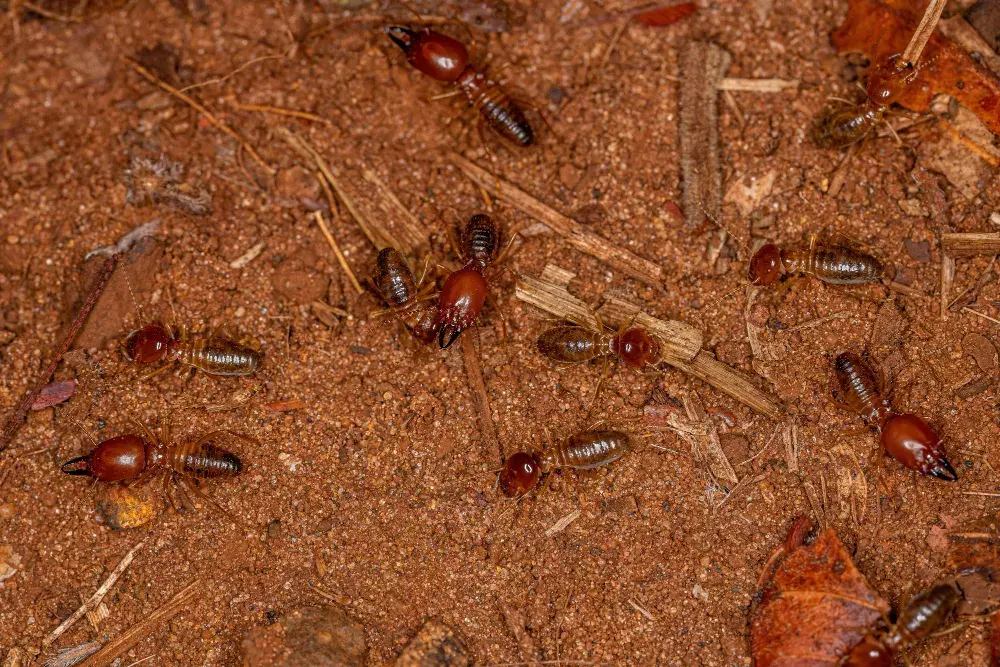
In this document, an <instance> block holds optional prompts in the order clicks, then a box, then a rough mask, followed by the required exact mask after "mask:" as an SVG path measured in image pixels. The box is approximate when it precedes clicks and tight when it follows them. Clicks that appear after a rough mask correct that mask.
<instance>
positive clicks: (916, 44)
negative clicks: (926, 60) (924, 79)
mask: <svg viewBox="0 0 1000 667" xmlns="http://www.w3.org/2000/svg"><path fill="white" fill-rule="evenodd" d="M947 2H948V0H931V1H930V3H929V4H928V5H927V9H926V10H924V17H923V18H922V19H920V25H918V26H917V29H916V31H914V33H913V37H911V38H910V43H909V44H907V45H906V50H904V51H903V55H902V59H903V62H904V63H912V64H916V63H917V61H918V60H920V54H921V53H922V52H923V50H924V46H926V45H927V40H929V39H930V38H931V35H932V34H933V33H934V28H935V27H937V22H938V19H940V18H941V12H943V11H944V6H945V4H946V3H947Z"/></svg>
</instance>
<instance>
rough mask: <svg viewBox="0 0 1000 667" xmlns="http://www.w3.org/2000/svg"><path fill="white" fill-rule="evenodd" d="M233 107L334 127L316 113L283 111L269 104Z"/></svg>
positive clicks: (237, 104)
mask: <svg viewBox="0 0 1000 667" xmlns="http://www.w3.org/2000/svg"><path fill="white" fill-rule="evenodd" d="M233 106H235V107H236V108H237V109H239V110H241V111H259V112H260V113H272V114H275V115H278V116H291V117H292V118H301V119H303V120H310V121H313V122H314V123H325V124H326V125H333V123H332V122H330V121H329V120H327V119H326V118H323V117H322V116H317V115H316V114H314V113H309V112H308V111H296V110H295V109H283V108H281V107H272V106H270V105H268V104H242V103H240V102H234V103H233Z"/></svg>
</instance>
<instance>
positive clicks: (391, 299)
mask: <svg viewBox="0 0 1000 667" xmlns="http://www.w3.org/2000/svg"><path fill="white" fill-rule="evenodd" d="M372 283H373V284H374V286H375V289H376V290H377V291H378V293H379V295H380V296H381V297H382V298H383V299H385V302H386V303H387V304H389V305H390V306H392V307H394V308H399V307H401V306H406V305H408V304H410V303H411V302H412V301H413V299H415V298H416V296H417V281H416V279H414V277H413V271H411V270H410V265H409V264H408V263H407V262H406V258H404V257H403V255H402V253H400V252H399V251H398V250H396V249H395V248H383V249H382V250H380V251H379V253H378V257H376V259H375V272H374V274H373V275H372Z"/></svg>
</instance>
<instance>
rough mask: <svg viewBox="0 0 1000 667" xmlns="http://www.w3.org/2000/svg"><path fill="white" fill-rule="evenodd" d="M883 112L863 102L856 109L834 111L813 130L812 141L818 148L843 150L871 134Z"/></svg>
mask: <svg viewBox="0 0 1000 667" xmlns="http://www.w3.org/2000/svg"><path fill="white" fill-rule="evenodd" d="M882 114H883V110H882V109H880V108H879V107H876V106H874V105H872V104H871V103H870V102H868V101H865V103H864V104H861V105H859V106H856V107H849V108H847V109H841V110H839V111H834V112H832V113H830V114H828V115H827V116H825V117H824V118H823V119H822V120H821V121H820V122H819V124H818V125H817V126H816V127H815V128H813V132H812V137H813V141H814V142H816V145H817V146H819V147H820V148H844V147H846V146H850V145H851V144H853V143H854V142H856V141H858V140H860V139H861V138H862V137H864V136H865V135H866V134H868V133H869V132H871V130H872V128H874V127H875V126H876V125H877V124H878V122H879V121H880V120H882Z"/></svg>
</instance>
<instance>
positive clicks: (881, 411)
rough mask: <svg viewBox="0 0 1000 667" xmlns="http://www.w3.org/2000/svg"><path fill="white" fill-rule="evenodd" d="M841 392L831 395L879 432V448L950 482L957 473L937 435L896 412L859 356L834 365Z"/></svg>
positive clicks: (878, 376)
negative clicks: (880, 443) (880, 444)
mask: <svg viewBox="0 0 1000 667" xmlns="http://www.w3.org/2000/svg"><path fill="white" fill-rule="evenodd" d="M834 372H835V374H836V377H837V382H838V384H839V387H840V390H839V392H837V393H836V394H835V395H834V400H835V402H836V403H837V404H838V405H839V406H840V407H842V408H845V409H847V410H851V411H852V412H856V413H858V414H860V415H861V417H862V418H863V419H864V420H865V422H866V423H868V424H869V425H871V426H873V427H874V428H876V429H878V431H879V433H880V438H881V442H882V447H883V448H884V449H885V451H886V452H887V453H888V454H889V455H890V456H892V457H893V458H894V459H896V460H897V461H899V462H900V463H902V464H903V465H904V466H905V467H907V468H910V469H911V470H916V471H917V472H919V473H922V474H924V475H933V476H934V477H937V478H938V479H943V480H946V481H949V482H953V481H955V480H957V479H958V474H957V473H956V472H955V469H954V468H953V467H952V466H951V463H949V462H948V458H947V456H946V454H945V450H944V445H942V444H941V438H940V436H938V434H937V432H936V431H935V430H934V429H933V428H931V426H930V425H929V424H928V423H927V422H925V421H924V420H923V419H921V418H920V417H918V416H917V415H915V414H912V413H898V412H896V411H895V410H893V408H892V406H891V405H890V404H889V402H888V401H887V400H886V398H885V396H884V394H885V386H884V385H885V382H884V381H883V378H882V376H881V374H877V373H876V372H875V370H874V369H873V368H872V367H871V366H870V365H869V364H868V363H866V362H865V361H864V360H863V359H862V358H861V357H860V356H859V355H857V354H854V353H852V352H844V353H842V354H840V355H838V356H837V359H836V361H835V362H834Z"/></svg>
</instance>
